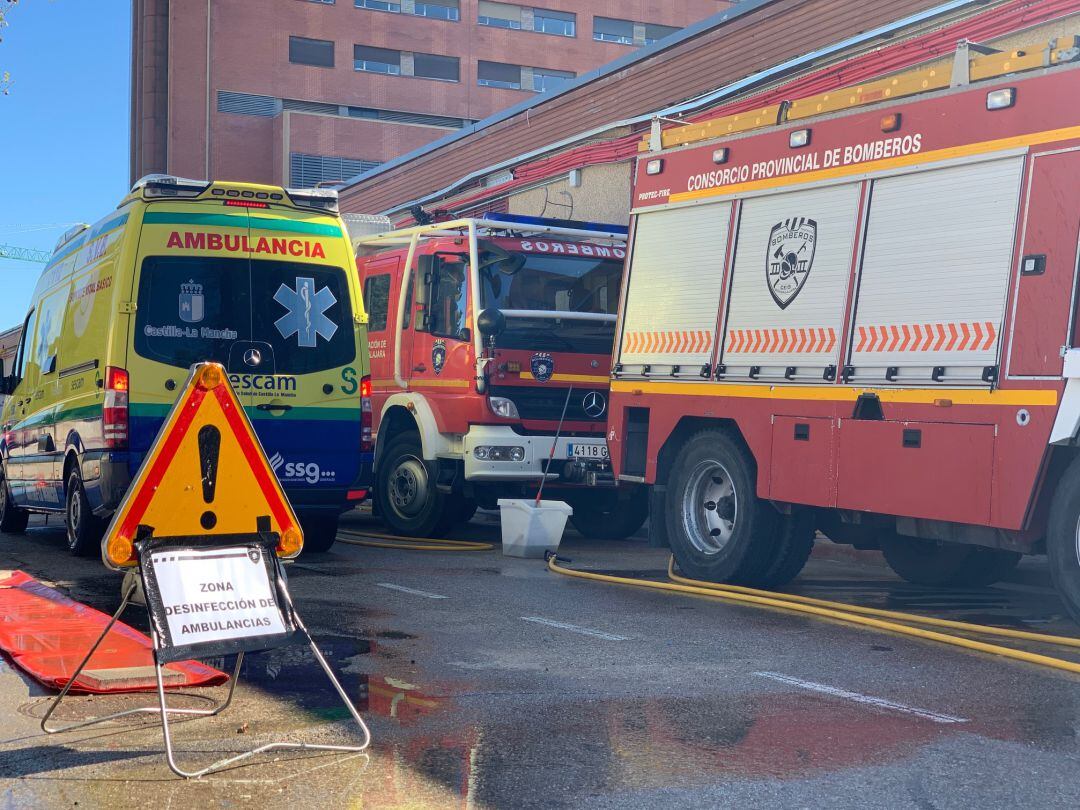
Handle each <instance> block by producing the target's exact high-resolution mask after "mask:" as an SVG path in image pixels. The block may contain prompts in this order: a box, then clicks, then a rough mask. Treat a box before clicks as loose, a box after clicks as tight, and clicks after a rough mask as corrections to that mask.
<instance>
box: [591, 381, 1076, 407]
mask: <svg viewBox="0 0 1080 810" xmlns="http://www.w3.org/2000/svg"><path fill="white" fill-rule="evenodd" d="M611 390H612V391H616V392H619V393H632V392H634V391H641V392H643V393H648V394H674V395H676V396H699V397H700V396H706V397H740V398H751V399H779V400H794V399H801V400H814V401H818V402H854V401H855V400H856V399H858V397H859V395H860V394H877V396H878V398H879V399H880V400H881V401H882V402H896V403H904V404H912V405H932V404H933V403H934V401H935V400H938V399H947V400H950V401H952V403H953V404H954V405H1014V406H1015V405H1020V406H1025V407H1034V406H1054V405H1057V403H1058V393H1057V391H1055V390H1053V389H1049V388H1047V389H1017V390H1002V389H997V390H994V391H978V390H972V389H967V388H941V389H930V388H853V387H850V386H840V385H837V386H827V385H822V386H807V385H792V386H772V385H746V384H740V383H677V382H653V381H650V380H635V381H631V380H616V381H615V382H613V383H612V384H611Z"/></svg>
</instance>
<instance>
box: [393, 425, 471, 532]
mask: <svg viewBox="0 0 1080 810" xmlns="http://www.w3.org/2000/svg"><path fill="white" fill-rule="evenodd" d="M375 498H376V499H377V501H378V505H379V514H380V516H381V517H382V519H383V522H384V523H386V526H387V528H389V529H390V531H391V533H393V534H396V535H400V536H403V537H438V536H439V535H441V534H443V533H444V532H445V531H446V530H447V529H448V528H450V526H451V525H452V524H453V523H454V522H455V520H456V518H457V515H458V512H457V510H455V509H453V508H451V505H450V504H448V503H447V499H446V496H444V495H443V494H442V493H441V492H439V490H438V488H437V487H436V486H435V469H434V466H433V465H431V464H428V463H427V462H425V461H424V454H423V448H422V447H421V445H420V437H419V436H418V435H417V434H416V433H402V434H399V435H398V436H395V437H394V438H393V439H391V440H390V445H389V446H388V447H387V448H386V455H385V456H383V457H382V458H381V459H380V460H379V464H378V468H377V469H376V470H375Z"/></svg>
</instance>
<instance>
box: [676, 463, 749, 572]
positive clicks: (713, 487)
mask: <svg viewBox="0 0 1080 810" xmlns="http://www.w3.org/2000/svg"><path fill="white" fill-rule="evenodd" d="M738 517H739V500H738V496H737V495H736V494H735V484H734V482H733V481H732V478H731V473H729V472H728V471H727V468H726V467H724V465H723V464H721V463H720V462H718V461H711V460H710V461H702V462H700V463H699V464H698V465H697V466H696V467H694V469H693V470H692V471H691V472H690V477H689V479H688V481H687V485H686V491H685V492H684V494H683V506H682V519H683V527H684V529H685V531H686V536H687V538H688V539H689V540H690V543H691V545H693V547H694V548H695V549H697V550H698V551H700V552H701V553H702V554H707V555H715V554H719V553H720V552H721V551H723V550H724V549H725V548H726V547H727V545H728V543H729V542H731V535H732V534H733V533H734V532H735V523H736V521H737V520H738Z"/></svg>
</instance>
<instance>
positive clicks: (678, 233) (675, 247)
mask: <svg viewBox="0 0 1080 810" xmlns="http://www.w3.org/2000/svg"><path fill="white" fill-rule="evenodd" d="M730 223H731V203H730V202H722V203H709V204H707V205H699V206H693V207H690V208H678V209H668V210H664V211H652V212H649V213H645V214H641V215H640V216H639V217H638V219H637V224H636V225H635V230H634V233H635V236H634V250H633V256H632V259H631V265H630V284H629V288H628V289H627V293H626V315H625V318H624V323H623V335H622V342H621V343H620V353H619V362H621V363H622V364H623V365H629V366H633V365H650V366H656V365H660V366H668V365H681V366H687V367H689V368H687V369H686V370H687V371H689V370H691V369H692V370H693V371H694V372H695V373H696V372H697V371H698V370H700V368H701V366H703V365H704V364H705V363H708V362H709V361H710V359H711V357H712V349H713V339H714V333H715V331H716V313H717V310H718V309H719V307H720V287H721V284H722V282H723V277H724V254H725V252H726V249H727V239H728V227H729V225H730ZM627 371H630V372H631V373H632V372H633V371H634V369H632V368H631V369H627ZM653 371H654V372H655V371H661V373H662V370H658V369H653Z"/></svg>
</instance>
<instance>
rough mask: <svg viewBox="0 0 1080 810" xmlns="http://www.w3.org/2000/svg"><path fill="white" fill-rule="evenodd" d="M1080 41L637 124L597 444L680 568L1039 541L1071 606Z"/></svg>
mask: <svg viewBox="0 0 1080 810" xmlns="http://www.w3.org/2000/svg"><path fill="white" fill-rule="evenodd" d="M973 54H974V55H973ZM1078 59H1080V39H1076V38H1073V37H1069V38H1064V39H1060V40H1057V41H1054V42H1050V43H1042V44H1037V45H1034V46H1032V47H1030V48H1021V49H1018V50H1016V51H1013V52H1011V53H995V52H992V51H990V49H986V48H978V49H976V48H969V47H968V44H967V43H961V46H960V47H959V49H958V51H957V56H956V64H955V66H954V68H953V69H952V71H951V72H950V70H949V69H948V68H947V67H946V68H945V69H942V68H940V67H935V68H933V69H926V70H916V71H912V72H909V73H905V74H899V75H896V76H891V77H888V78H886V79H883V80H880V81H876V82H871V83H868V84H864V85H860V86H859V87H853V88H847V89H843V90H837V91H834V92H832V93H829V94H826V95H821V96H815V97H813V98H804V99H798V100H792V101H785V102H783V103H781V104H778V105H775V106H773V107H769V108H765V109H762V110H758V111H753V112H751V113H744V114H740V115H738V116H729V117H727V118H721V119H715V120H712V121H709V122H705V123H700V124H693V125H686V126H681V127H675V128H669V129H667V130H661V129H660V127H659V122H657V123H656V124H654V129H653V133H652V135H651V136H650V137H649V139H648V140H647V141H646V142H645V143H643V144H642V151H643V154H642V155H641V156H640V158H639V161H638V167H637V174H636V181H635V189H634V198H633V199H634V205H635V208H634V211H633V219H632V237H631V239H632V248H631V256H630V259H629V261H628V264H627V271H626V281H625V283H624V293H623V295H624V299H623V301H622V303H621V307H620V322H619V330H618V349H617V354H616V362H615V365H614V380H613V383H612V407H611V416H610V421H609V432H608V445H609V447H610V449H611V455H612V458H613V462H614V467H615V471H616V473H617V476H618V478H619V480H620V481H631V482H641V483H645V484H648V485H651V494H650V507H651V521H650V526H651V532H652V535H653V540H654V541H655V542H656V543H658V544H661V545H669V546H670V548H671V550H672V552H673V553H674V555H675V558H676V560H677V561H678V563H679V565H680V567H681V568H682V569H683V570H684V571H686V572H688V573H689V574H690V575H691V576H694V577H699V578H705V579H710V580H717V581H732V582H742V583H748V584H755V585H764V586H775V585H778V584H781V583H784V582H786V581H788V580H790V579H791V578H792V577H794V576H795V575H796V574H797V573H798V571H799V570H800V569H801V568H802V565H803V563H804V562H805V560H806V558H807V556H808V554H809V552H810V548H811V546H812V543H813V537H814V532H815V529H817V530H820V531H822V532H823V533H824V534H825V535H826V536H828V537H829V538H831V539H832V540H834V541H838V542H843V543H851V544H854V545H855V546H856V547H860V548H881V550H882V551H883V552H884V554H885V558H886V560H887V561H888V562H889V564H890V565H891V566H892V568H893V569H894V570H895V571H896V572H897V573H898V574H899V575H900V576H902V577H904V578H905V579H907V580H909V581H912V582H918V583H931V584H939V585H946V584H961V583H963V584H984V583H989V582H991V581H994V580H995V579H998V578H1000V577H1001V576H1003V575H1004V574H1005V573H1006V572H1007V571H1008V570H1009V568H1011V567H1012V566H1014V565H1015V564H1016V562H1017V561H1018V560H1019V559H1020V555H1021V554H1026V553H1041V552H1046V553H1048V555H1049V564H1050V568H1051V571H1052V574H1053V577H1054V581H1055V583H1056V586H1057V588H1058V590H1059V591H1060V593H1061V596H1062V598H1063V599H1064V601H1065V603H1066V604H1067V606H1068V609H1069V611H1070V612H1071V613H1072V615H1073V616H1074V618H1076V619H1077V620H1080V457H1078V452H1077V430H1078V427H1080V348H1073V347H1074V346H1078V347H1080V338H1078V335H1077V329H1078V324H1077V317H1076V313H1077V270H1078V245H1080V239H1078V237H1080V113H1078V112H1077V108H1076V105H1075V104H1074V103H1072V102H1071V100H1074V99H1077V98H1080V65H1078V64H1077V61H1078Z"/></svg>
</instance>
